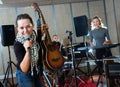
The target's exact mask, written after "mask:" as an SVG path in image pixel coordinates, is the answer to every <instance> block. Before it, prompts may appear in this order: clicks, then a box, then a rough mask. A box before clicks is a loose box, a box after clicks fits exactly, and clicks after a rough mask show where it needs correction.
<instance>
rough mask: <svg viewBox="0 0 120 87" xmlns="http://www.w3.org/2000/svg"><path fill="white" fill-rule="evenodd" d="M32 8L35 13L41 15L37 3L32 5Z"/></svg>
mask: <svg viewBox="0 0 120 87" xmlns="http://www.w3.org/2000/svg"><path fill="white" fill-rule="evenodd" d="M32 6H33V7H34V9H35V11H37V12H38V13H41V10H40V8H39V6H38V4H37V3H33V4H32Z"/></svg>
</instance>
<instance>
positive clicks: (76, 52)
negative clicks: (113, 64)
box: [62, 42, 120, 87]
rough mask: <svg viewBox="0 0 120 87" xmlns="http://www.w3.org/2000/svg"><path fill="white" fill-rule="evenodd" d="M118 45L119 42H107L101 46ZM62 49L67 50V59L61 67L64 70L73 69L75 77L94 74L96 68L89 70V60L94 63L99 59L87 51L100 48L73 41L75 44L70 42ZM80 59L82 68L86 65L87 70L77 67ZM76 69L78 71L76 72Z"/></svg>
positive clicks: (111, 46)
mask: <svg viewBox="0 0 120 87" xmlns="http://www.w3.org/2000/svg"><path fill="white" fill-rule="evenodd" d="M86 44H87V43H86ZM119 45H120V43H117V44H109V45H105V46H103V47H102V48H114V47H117V46H119ZM63 49H65V50H67V52H66V54H67V55H66V57H67V60H66V61H65V62H64V65H63V68H62V69H63V71H64V72H65V71H68V70H70V71H71V70H73V71H74V72H73V73H74V77H76V78H75V79H77V78H78V76H76V75H77V74H78V75H79V74H84V75H85V76H88V77H91V76H92V75H93V74H94V71H95V69H96V68H94V69H93V70H91V65H90V64H91V62H94V64H95V62H96V61H99V60H97V59H96V57H95V56H94V53H93V52H91V51H89V50H91V49H93V50H94V49H101V48H98V47H97V48H96V47H91V46H88V44H87V46H85V43H84V42H83V43H75V44H72V45H68V46H66V47H63ZM82 60H84V66H83V68H84V67H87V71H83V70H81V69H80V67H79V64H80V63H81V61H82ZM102 61H104V60H102ZM85 63H86V64H85ZM74 64H75V65H74ZM96 66H97V64H96ZM77 70H78V71H79V72H78V73H77V74H76V71H77ZM80 72H81V73H80ZM72 75H73V74H72ZM79 79H80V77H79ZM84 83H85V82H84ZM76 84H77V83H76ZM75 87H77V86H75Z"/></svg>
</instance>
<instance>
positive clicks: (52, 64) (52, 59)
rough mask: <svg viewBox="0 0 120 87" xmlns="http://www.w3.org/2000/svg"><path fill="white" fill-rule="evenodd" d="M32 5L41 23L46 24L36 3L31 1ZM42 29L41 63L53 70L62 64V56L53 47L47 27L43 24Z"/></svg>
mask: <svg viewBox="0 0 120 87" xmlns="http://www.w3.org/2000/svg"><path fill="white" fill-rule="evenodd" d="M33 7H34V9H35V11H37V13H38V16H39V19H40V20H41V23H42V24H46V22H45V19H44V17H43V14H42V11H41V10H40V8H39V6H38V5H37V3H33ZM43 30H44V33H45V35H46V36H45V40H44V41H43V43H42V46H41V47H42V48H43V51H44V52H43V63H44V64H45V65H46V67H47V68H48V70H50V71H52V72H53V71H54V70H57V69H59V68H61V67H62V66H63V63H64V58H63V56H62V54H61V52H60V51H59V50H58V49H57V48H56V47H55V45H54V44H53V42H52V40H51V37H50V34H49V31H48V28H46V27H44V26H43Z"/></svg>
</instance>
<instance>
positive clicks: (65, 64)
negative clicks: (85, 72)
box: [63, 61, 73, 71]
mask: <svg viewBox="0 0 120 87" xmlns="http://www.w3.org/2000/svg"><path fill="white" fill-rule="evenodd" d="M72 68H73V63H72V62H71V61H68V62H64V66H63V71H65V70H70V69H72Z"/></svg>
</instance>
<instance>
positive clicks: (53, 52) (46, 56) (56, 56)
mask: <svg viewBox="0 0 120 87" xmlns="http://www.w3.org/2000/svg"><path fill="white" fill-rule="evenodd" d="M43 44H44V45H42V47H43V62H44V64H45V65H46V67H47V68H48V70H50V71H52V72H53V71H54V70H57V69H59V68H61V67H62V66H63V63H64V58H63V56H62V54H61V52H60V51H59V50H58V49H56V47H55V45H53V44H48V45H46V44H45V42H43Z"/></svg>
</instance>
